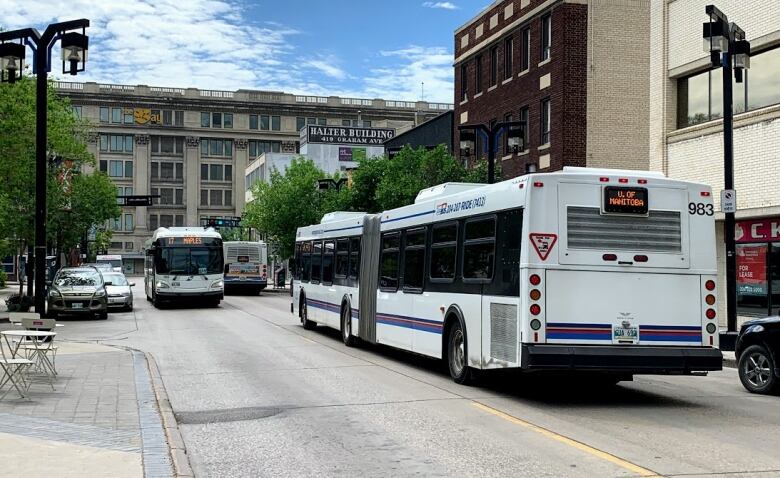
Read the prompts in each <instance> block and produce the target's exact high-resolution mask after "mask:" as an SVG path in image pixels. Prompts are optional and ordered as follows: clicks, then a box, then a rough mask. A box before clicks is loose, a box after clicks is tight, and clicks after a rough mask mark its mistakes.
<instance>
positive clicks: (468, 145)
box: [460, 129, 476, 156]
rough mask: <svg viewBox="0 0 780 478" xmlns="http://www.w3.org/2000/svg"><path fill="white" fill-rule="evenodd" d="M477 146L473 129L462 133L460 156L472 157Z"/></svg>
mask: <svg viewBox="0 0 780 478" xmlns="http://www.w3.org/2000/svg"><path fill="white" fill-rule="evenodd" d="M475 145H476V134H475V133H474V130H473V129H470V130H469V129H466V130H462V131H461V132H460V154H461V156H471V153H473V152H474V149H475V147H476V146H475Z"/></svg>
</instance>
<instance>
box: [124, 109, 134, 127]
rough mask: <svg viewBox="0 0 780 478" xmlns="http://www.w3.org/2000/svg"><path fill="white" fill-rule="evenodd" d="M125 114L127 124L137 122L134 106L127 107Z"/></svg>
mask: <svg viewBox="0 0 780 478" xmlns="http://www.w3.org/2000/svg"><path fill="white" fill-rule="evenodd" d="M123 116H124V120H125V124H133V123H134V122H135V116H133V108H125V109H124V114H123Z"/></svg>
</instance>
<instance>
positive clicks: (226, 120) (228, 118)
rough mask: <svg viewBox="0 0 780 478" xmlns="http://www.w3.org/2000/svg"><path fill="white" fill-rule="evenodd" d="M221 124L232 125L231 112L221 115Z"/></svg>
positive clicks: (228, 126)
mask: <svg viewBox="0 0 780 478" xmlns="http://www.w3.org/2000/svg"><path fill="white" fill-rule="evenodd" d="M222 126H224V127H225V128H232V127H233V113H225V114H224V115H223V116H222Z"/></svg>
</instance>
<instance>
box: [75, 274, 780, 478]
mask: <svg viewBox="0 0 780 478" xmlns="http://www.w3.org/2000/svg"><path fill="white" fill-rule="evenodd" d="M135 292H136V302H135V303H136V310H135V312H134V313H121V314H112V315H111V318H110V319H109V320H108V321H95V322H74V323H72V324H69V326H68V327H67V328H65V330H64V331H63V333H62V335H63V338H73V339H79V340H91V341H98V342H100V343H109V344H115V345H124V346H130V347H134V348H138V349H142V350H145V351H147V352H150V353H151V354H152V355H153V356H154V357H155V359H156V362H157V364H158V367H159V371H160V377H161V379H162V381H163V382H164V383H165V388H166V389H167V391H168V400H169V402H170V405H171V408H172V411H173V414H174V415H175V417H176V419H177V420H178V422H179V429H180V430H181V432H182V437H183V439H184V443H183V444H182V446H184V447H186V454H187V456H188V457H189V461H190V463H191V464H192V467H193V469H194V473H195V475H197V476H220V477H223V476H228V477H229V476H269V477H270V476H273V477H276V476H361V477H363V476H412V475H423V476H429V475H430V476H529V477H537V476H550V477H553V476H554V477H568V476H571V477H592V476H598V477H601V476H651V475H659V476H681V475H689V476H697V477H698V476H735V477H736V476H740V477H741V476H761V477H766V476H776V475H777V476H780V456H778V455H777V453H776V450H777V449H778V448H780V438H779V437H778V436H777V433H776V430H777V427H778V426H779V425H780V407H778V406H777V404H778V398H777V397H760V396H755V395H750V394H748V393H747V392H745V391H744V390H743V389H742V387H741V385H740V384H739V381H738V378H737V376H736V371H735V370H733V369H726V370H724V371H723V372H718V373H713V374H710V376H708V377H638V378H637V380H636V381H635V382H631V383H626V384H621V385H620V386H618V387H615V388H610V389H593V388H592V387H588V385H587V384H577V383H560V384H558V385H557V386H550V384H542V383H539V382H536V381H530V380H527V379H525V378H523V377H518V376H517V375H513V374H501V375H493V376H491V377H490V378H489V380H487V381H486V383H484V384H483V385H482V386H480V387H462V386H459V385H456V384H454V383H453V382H452V381H451V380H450V378H449V376H448V375H447V374H446V370H445V369H444V367H443V366H442V364H441V363H440V362H438V361H434V360H428V359H424V358H419V357H415V356H413V355H409V354H406V353H401V352H397V351H394V350H391V349H387V348H382V347H360V348H346V347H345V346H344V345H343V344H342V343H341V341H340V338H339V334H338V332H336V331H330V330H327V329H323V328H318V329H317V330H315V331H305V330H303V329H302V328H301V327H300V325H299V324H298V323H297V321H296V320H295V318H294V317H293V316H292V315H291V314H290V313H289V298H288V297H286V296H284V295H280V294H273V295H272V294H262V295H260V296H259V297H258V296H229V297H227V298H226V300H225V301H224V302H223V304H222V305H221V306H220V307H219V308H216V309H187V308H171V309H165V310H161V311H160V310H156V309H153V308H151V306H150V305H149V304H148V303H147V302H146V301H144V300H143V291H142V289H140V288H139V287H137V288H136V289H135Z"/></svg>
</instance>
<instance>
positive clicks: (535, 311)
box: [528, 304, 542, 315]
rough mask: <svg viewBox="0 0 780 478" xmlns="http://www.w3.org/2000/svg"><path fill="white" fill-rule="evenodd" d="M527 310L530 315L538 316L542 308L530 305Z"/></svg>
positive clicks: (537, 305)
mask: <svg viewBox="0 0 780 478" xmlns="http://www.w3.org/2000/svg"><path fill="white" fill-rule="evenodd" d="M528 310H529V311H530V312H531V315H539V314H541V313H542V307H541V306H540V305H539V304H531V307H530V308H529V309H528Z"/></svg>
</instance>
